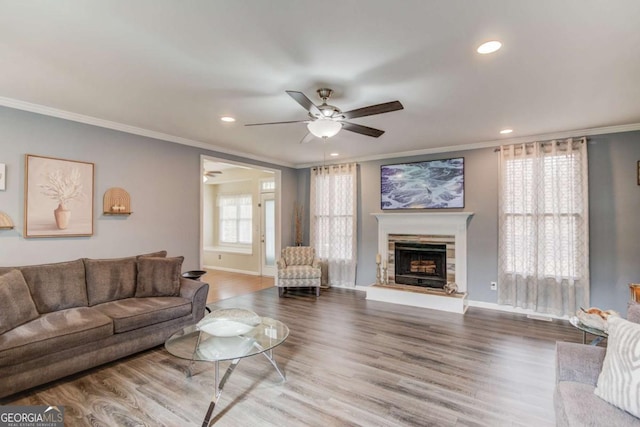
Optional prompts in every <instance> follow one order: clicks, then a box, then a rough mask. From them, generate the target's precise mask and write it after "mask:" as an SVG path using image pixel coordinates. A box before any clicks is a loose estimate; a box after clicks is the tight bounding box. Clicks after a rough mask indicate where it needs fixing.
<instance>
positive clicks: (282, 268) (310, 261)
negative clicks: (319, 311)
mask: <svg viewBox="0 0 640 427" xmlns="http://www.w3.org/2000/svg"><path fill="white" fill-rule="evenodd" d="M315 254H316V251H315V249H314V248H312V247H309V246H295V247H292V246H289V247H286V248H284V249H283V250H282V257H281V258H280V259H279V260H278V274H277V275H276V286H277V287H278V296H283V295H284V293H285V291H286V289H287V288H296V287H307V288H316V296H320V278H321V274H322V273H321V270H320V260H319V259H318V258H316V257H315Z"/></svg>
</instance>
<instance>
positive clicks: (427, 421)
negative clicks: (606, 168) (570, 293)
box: [2, 278, 582, 427]
mask: <svg viewBox="0 0 640 427" xmlns="http://www.w3.org/2000/svg"><path fill="white" fill-rule="evenodd" d="M233 280H236V279H233ZM237 280H241V278H240V279H237ZM229 281H230V282H231V281H232V279H229ZM251 282H252V283H253V284H255V280H252V281H251ZM236 283H238V282H236ZM241 292H244V291H241ZM212 306H214V308H216V307H217V308H231V307H240V308H247V309H251V310H253V311H255V312H257V313H259V314H261V315H263V316H268V317H274V318H277V319H279V320H281V321H283V322H284V323H286V324H287V325H288V326H289V328H290V336H289V338H288V339H287V341H285V343H284V344H282V345H281V346H279V347H277V348H276V349H275V350H274V356H275V359H276V360H277V362H278V364H279V365H280V367H281V368H282V369H283V370H284V372H285V374H286V376H287V381H286V382H282V381H281V379H280V377H279V376H278V374H277V373H276V372H275V370H274V369H273V367H272V366H271V365H270V364H269V362H268V361H267V359H266V358H264V357H262V356H260V355H257V356H255V357H252V358H248V359H244V360H242V361H241V363H240V364H239V365H238V367H237V368H236V370H235V371H234V373H233V375H232V376H231V377H230V379H229V381H228V382H227V385H226V386H225V390H224V392H223V394H222V397H221V399H220V401H219V403H218V407H217V408H216V411H215V412H214V418H213V423H212V425H216V426H277V427H283V426H285V427H286V426H323V427H324V426H367V427H369V426H371V427H377V426H384V427H386V426H452V427H453V426H491V427H493V426H533V425H535V426H553V425H554V424H555V422H554V420H555V418H554V414H553V404H552V396H553V388H554V384H555V368H554V363H555V361H554V358H555V342H556V341H558V340H561V341H572V342H581V340H582V335H581V333H580V332H579V331H577V330H576V329H574V328H573V327H572V326H571V325H569V323H568V322H566V321H559V320H554V321H553V322H544V321H539V320H533V319H527V318H526V317H524V316H522V315H517V314H510V313H502V312H495V311H491V310H485V309H480V308H470V309H469V310H468V312H467V314H466V315H464V316H463V315H458V314H454V313H445V312H439V311H434V310H426V309H420V308H416V307H404V306H399V305H393V304H386V303H382V302H376V301H367V300H365V299H364V294H363V293H360V292H356V291H351V290H343V289H327V290H322V294H321V296H320V297H317V298H316V297H315V296H313V295H311V294H310V293H308V292H305V291H304V290H302V291H295V290H292V291H290V293H288V294H287V296H286V297H284V298H279V297H278V295H277V289H276V288H274V287H273V286H272V285H270V286H269V287H267V288H266V289H263V290H261V291H259V292H254V293H250V294H242V295H239V296H235V297H230V298H226V299H220V300H217V301H215V302H214V303H213V304H212ZM188 365H189V362H188V361H185V360H182V359H178V358H175V357H173V356H172V355H170V354H169V353H168V352H166V350H164V348H163V347H157V348H155V349H152V350H149V351H146V352H142V353H139V354H137V355H134V356H131V357H129V358H125V359H122V360H120V361H118V362H114V363H111V364H107V365H104V366H102V367H99V368H96V369H93V370H90V371H87V372H85V373H83V374H79V375H75V376H72V377H69V378H67V379H64V380H61V381H58V382H54V383H52V384H50V385H47V386H43V387H39V388H36V389H34V390H31V391H28V392H25V393H23V394H20V395H17V396H13V397H11V398H9V399H5V401H4V402H2V403H3V404H58V405H62V406H64V407H65V412H66V421H67V426H85V425H86V426H103V425H104V426H110V427H111V426H134V425H135V426H138V425H141V426H171V427H172V426H180V427H182V426H198V425H200V424H201V423H202V419H203V417H204V414H205V412H206V410H207V407H208V405H209V401H210V399H211V394H212V393H213V384H214V378H213V370H212V367H213V365H212V364H210V363H206V362H198V363H196V364H194V366H193V373H194V375H193V376H191V377H188V376H187V375H186V374H185V372H186V368H187V366H188ZM226 366H228V362H224V363H222V364H221V368H224V369H226ZM222 372H224V371H223V370H222Z"/></svg>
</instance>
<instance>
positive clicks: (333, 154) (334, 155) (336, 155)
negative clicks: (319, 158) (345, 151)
mask: <svg viewBox="0 0 640 427" xmlns="http://www.w3.org/2000/svg"><path fill="white" fill-rule="evenodd" d="M329 155H330V156H331V157H338V156H339V155H340V153H331V154H329Z"/></svg>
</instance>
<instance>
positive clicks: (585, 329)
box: [569, 316, 609, 338]
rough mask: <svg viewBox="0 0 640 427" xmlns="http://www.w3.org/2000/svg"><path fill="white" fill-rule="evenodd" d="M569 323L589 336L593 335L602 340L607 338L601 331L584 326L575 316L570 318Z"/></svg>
mask: <svg viewBox="0 0 640 427" xmlns="http://www.w3.org/2000/svg"><path fill="white" fill-rule="evenodd" d="M569 323H571V324H572V325H573V326H575V327H576V328H578V329H580V330H581V331H583V332H588V333H590V334H591V335H595V336H598V337H603V338H607V337H608V336H609V334H607V333H606V332H605V331H603V330H602V329H596V328H592V327H591V326H587V325H585V324H584V323H582V322H581V321H580V319H578V318H577V317H576V316H573V317H571V318H570V319H569Z"/></svg>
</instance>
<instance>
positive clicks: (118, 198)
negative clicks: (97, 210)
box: [102, 187, 133, 215]
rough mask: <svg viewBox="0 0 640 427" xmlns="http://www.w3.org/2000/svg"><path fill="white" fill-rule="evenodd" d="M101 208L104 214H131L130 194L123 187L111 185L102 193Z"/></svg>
mask: <svg viewBox="0 0 640 427" xmlns="http://www.w3.org/2000/svg"><path fill="white" fill-rule="evenodd" d="M102 208H103V209H102V210H103V212H104V214H105V215H131V214H132V213H133V212H131V196H129V193H127V190H125V189H124V188H119V187H113V188H110V189H108V190H107V191H106V192H105V193H104V197H103V199H102Z"/></svg>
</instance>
